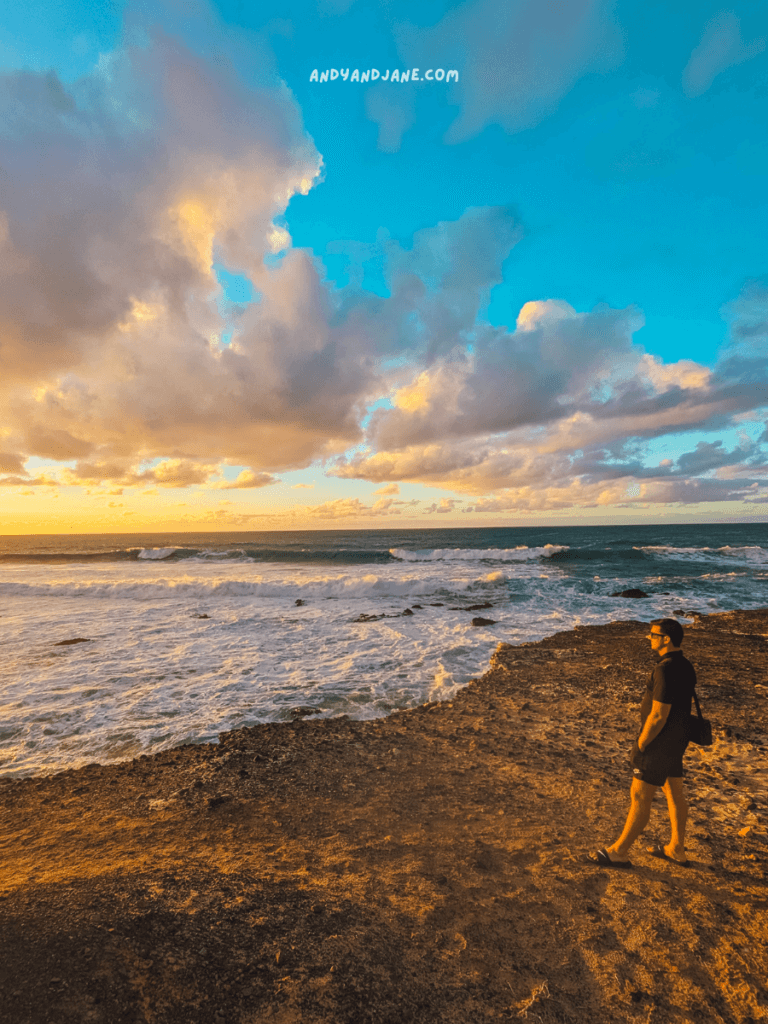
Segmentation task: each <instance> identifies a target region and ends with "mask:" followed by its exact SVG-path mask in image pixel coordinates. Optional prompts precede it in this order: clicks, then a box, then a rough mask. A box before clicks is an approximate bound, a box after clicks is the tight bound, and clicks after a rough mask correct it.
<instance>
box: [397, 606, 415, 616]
mask: <svg viewBox="0 0 768 1024" xmlns="http://www.w3.org/2000/svg"><path fill="white" fill-rule="evenodd" d="M400 614H401V615H413V612H412V611H411V609H410V608H406V609H405V611H404V612H401V613H400Z"/></svg>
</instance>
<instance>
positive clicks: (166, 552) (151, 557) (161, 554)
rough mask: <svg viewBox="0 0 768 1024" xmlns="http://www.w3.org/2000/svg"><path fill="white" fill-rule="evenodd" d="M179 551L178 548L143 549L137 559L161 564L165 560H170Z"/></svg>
mask: <svg viewBox="0 0 768 1024" xmlns="http://www.w3.org/2000/svg"><path fill="white" fill-rule="evenodd" d="M178 550H179V549H178V548H141V550H140V551H139V554H138V556H137V557H138V558H141V559H142V561H152V562H160V561H162V560H163V559H164V558H170V557H171V555H173V554H175V552H177V551H178Z"/></svg>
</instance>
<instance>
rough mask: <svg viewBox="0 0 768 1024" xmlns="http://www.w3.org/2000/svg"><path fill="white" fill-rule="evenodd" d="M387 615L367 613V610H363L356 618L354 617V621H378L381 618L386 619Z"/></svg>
mask: <svg viewBox="0 0 768 1024" xmlns="http://www.w3.org/2000/svg"><path fill="white" fill-rule="evenodd" d="M385 618H386V615H366V613H365V612H361V613H360V614H359V615H358V616H357V618H356V619H352V621H353V622H377V621H378V620H379V619H385Z"/></svg>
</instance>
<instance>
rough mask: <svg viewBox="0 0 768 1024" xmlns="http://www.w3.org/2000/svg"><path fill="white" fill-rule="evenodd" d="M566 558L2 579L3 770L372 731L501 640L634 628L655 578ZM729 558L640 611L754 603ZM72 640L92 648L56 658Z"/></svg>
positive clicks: (465, 554)
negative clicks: (271, 736)
mask: <svg viewBox="0 0 768 1024" xmlns="http://www.w3.org/2000/svg"><path fill="white" fill-rule="evenodd" d="M135 550H139V549H138V548H137V549H135ZM143 550H150V551H153V552H160V551H166V552H167V551H176V550H179V549H178V548H161V547H159V546H158V547H156V548H146V549H143ZM236 550H237V549H236V548H234V547H231V548H228V549H227V551H228V555H231V552H232V551H236ZM392 550H393V551H398V550H402V549H397V548H393V549H392ZM558 550H568V548H567V547H566V546H565V545H545V546H543V547H534V546H531V547H522V546H521V547H519V548H498V549H495V548H488V549H483V550H479V551H472V550H471V549H463V548H460V549H457V551H456V552H451V551H450V549H445V548H433V549H429V550H427V549H423V550H421V551H418V552H409V553H408V555H413V556H414V557H412V558H411V557H404V558H403V559H400V560H394V559H393V560H391V561H387V562H376V563H373V562H368V563H365V564H361V565H359V566H349V565H345V566H341V565H340V566H338V567H329V565H328V564H327V563H324V564H322V565H317V564H311V563H303V564H296V563H281V564H278V563H265V562H263V561H262V562H259V563H258V564H253V563H248V562H241V561H240V560H238V559H237V558H235V559H232V558H231V557H229V558H228V559H226V560H225V559H222V558H214V557H211V558H200V559H199V560H196V559H190V558H185V559H183V560H181V561H176V560H170V561H169V560H167V556H166V560H164V559H162V558H159V557H152V558H146V559H142V560H141V561H138V560H130V561H129V560H122V561H115V562H97V563H87V564H86V563H82V562H78V563H73V564H69V563H68V564H55V565H43V564H34V565H16V564H12V565H8V566H6V567H4V568H3V571H2V577H1V578H2V582H1V583H0V647H2V650H3V658H2V660H1V661H0V722H2V727H1V729H2V731H0V773H17V774H20V773H29V772H39V771H52V770H58V769H61V768H64V767H70V766H75V765H77V764H82V763H85V762H88V761H94V760H100V761H111V760H118V759H121V758H125V757H133V756H136V755H137V754H138V753H140V752H144V751H151V750H157V749H162V748H164V747H169V746H173V745H176V744H178V743H182V742H190V741H208V740H215V739H216V736H217V734H218V733H219V732H221V731H224V730H226V729H231V728H235V727H237V726H238V725H245V724H254V723H256V722H260V721H274V720H277V719H284V718H287V717H288V712H289V709H290V708H291V707H293V706H295V705H297V704H310V705H313V706H315V707H318V708H321V709H323V714H325V715H339V714H348V715H350V716H351V717H354V718H371V717H377V716H380V715H384V714H387V713H388V712H390V711H392V710H393V709H395V708H401V707H411V706H414V705H416V704H418V703H420V702H423V701H425V700H429V699H435V698H436V697H440V698H446V697H450V696H451V694H452V693H454V692H455V690H456V689H457V688H458V687H460V686H462V685H464V684H465V683H467V682H468V681H469V679H471V678H472V677H474V676H477V675H480V674H481V673H482V672H483V671H485V669H486V668H487V666H488V662H489V659H490V656H491V654H492V653H493V651H494V650H495V648H496V646H497V644H498V643H499V642H508V643H520V642H523V641H532V640H538V639H541V638H542V637H544V636H547V635H550V634H551V633H553V632H555V631H558V630H565V629H570V628H573V626H574V625H576V624H590V623H600V622H605V621H610V620H617V619H626V618H627V613H628V605H627V601H626V600H623V599H621V598H612V597H611V596H610V594H611V592H612V591H620V590H622V589H625V588H626V587H629V586H637V585H639V586H643V585H644V583H645V580H644V579H642V578H640V579H638V577H637V575H632V576H627V575H626V573H627V571H628V568H627V566H626V565H622V564H620V563H619V562H613V563H610V564H607V565H606V566H600V577H601V578H600V579H594V578H593V577H594V575H595V573H594V568H595V567H594V564H593V563H592V562H585V563H584V568H580V567H579V565H578V560H576V561H575V562H571V561H568V562H567V563H563V562H560V561H559V560H554V561H552V560H549V559H548V557H547V556H548V555H550V554H552V553H554V552H555V551H558ZM693 550H696V551H698V552H700V551H701V549H693ZM718 550H720V549H718ZM735 550H740V549H735ZM745 550H755V549H753V548H750V549H745ZM756 550H758V551H762V550H764V549H761V548H757V549H756ZM453 556H455V557H453ZM608 557H610V556H608ZM662 557H664V556H662ZM696 557H697V558H705V559H706V557H707V556H703V555H701V554H697V556H696ZM730 557H731V555H730V554H728V555H720V556H717V555H714V556H710V557H709V561H710V565H709V566H708V567H706V568H707V569H708V572H707V573H706V574H700V573H699V571H698V570H697V575H696V577H695V581H694V582H693V583H692V579H691V577H690V576H686V575H685V573H686V571H687V569H686V567H685V566H681V567H680V569H679V570H678V568H677V567H674V568H673V572H674V573H675V575H672V576H670V575H658V576H653V577H651V576H649V577H648V579H654V580H655V582H654V585H653V586H648V585H646V587H645V589H647V590H652V591H653V593H652V596H651V597H650V598H649V599H648V600H645V601H643V602H642V610H640V608H639V605H638V606H634V607H633V608H632V614H633V615H635V616H640V615H642V617H643V618H645V619H650V618H655V617H662V616H664V615H669V614H672V613H673V610H674V609H675V608H681V607H682V608H686V610H697V611H701V612H706V611H711V610H712V609H713V608H717V607H723V608H728V607H750V606H751V607H754V606H755V604H756V603H758V602H759V601H760V592H759V590H758V589H756V588H755V586H754V580H755V579H756V578H757V576H758V575H759V573H756V572H755V571H754V562H750V561H747V562H745V561H742V562H741V563H740V566H739V568H747V567H748V568H749V570H750V573H751V575H749V574H748V575H747V576H744V575H743V574H742V573H735V572H731V571H730V570H731V569H734V570H735V569H736V568H737V567H736V566H735V565H732V564H729V562H728V561H727V560H728V559H729V558H730ZM739 557H740V556H739ZM542 558H543V559H547V560H546V562H542ZM489 562H490V563H491V564H490V565H489ZM636 564H637V563H634V564H633V566H632V567H630V568H629V571H632V572H634V565H636ZM718 566H722V567H723V571H722V572H718V571H717V567H718ZM649 568H652V569H655V570H656V572H658V568H659V567H658V566H656V567H654V566H649ZM763 588H764V589H765V585H764V584H763ZM664 591H666V592H667V593H664ZM297 602H301V604H297ZM750 602H751V603H750ZM485 603H490V604H491V606H492V607H491V608H489V609H488V611H487V612H484V613H483V614H484V615H486V617H488V618H491V619H494V620H495V625H493V626H490V627H486V628H474V627H473V626H472V625H471V621H472V618H473V612H472V611H471V610H470V609H471V608H472V606H474V605H480V604H485ZM763 603H766V602H765V600H764V601H763ZM419 605H420V606H421V607H417V606H419ZM406 609H410V610H412V611H413V613H414V614H413V615H403V614H402V613H403V612H404V611H405V610H406ZM361 615H365V616H376V618H375V619H369V620H368V621H359V620H360V617H361ZM78 637H81V638H85V639H87V640H88V642H87V643H78V644H74V645H71V646H55V645H56V644H57V643H58V642H60V641H62V640H68V639H73V638H78Z"/></svg>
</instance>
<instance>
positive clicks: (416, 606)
mask: <svg viewBox="0 0 768 1024" xmlns="http://www.w3.org/2000/svg"><path fill="white" fill-rule="evenodd" d="M413 607H414V608H423V607H424V606H423V605H421V604H415V605H413Z"/></svg>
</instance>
